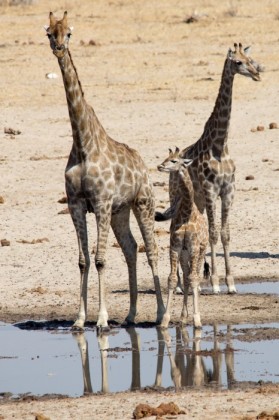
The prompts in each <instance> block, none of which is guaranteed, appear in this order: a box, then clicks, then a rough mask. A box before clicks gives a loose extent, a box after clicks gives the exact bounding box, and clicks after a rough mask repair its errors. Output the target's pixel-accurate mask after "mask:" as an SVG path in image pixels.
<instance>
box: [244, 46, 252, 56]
mask: <svg viewBox="0 0 279 420" xmlns="http://www.w3.org/2000/svg"><path fill="white" fill-rule="evenodd" d="M251 49H252V48H251V46H249V47H245V48H244V50H243V52H244V54H245V55H249V54H250V52H251Z"/></svg>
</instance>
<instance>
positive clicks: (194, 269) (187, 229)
mask: <svg viewBox="0 0 279 420" xmlns="http://www.w3.org/2000/svg"><path fill="white" fill-rule="evenodd" d="M192 162H193V161H192V160H191V159H185V158H183V157H182V156H181V155H180V153H179V149H178V147H177V148H176V149H175V152H172V150H171V149H170V153H169V156H168V157H167V159H165V160H164V161H163V163H161V165H159V166H158V170H159V171H161V172H167V173H170V174H171V173H175V174H176V175H177V178H178V189H177V191H176V193H177V196H176V197H175V198H174V199H175V203H176V204H175V210H174V214H173V217H172V220H171V226H170V263H171V273H170V275H169V278H168V301H167V307H166V312H165V314H164V317H163V320H162V322H161V327H163V328H167V327H168V325H169V321H170V309H171V302H172V297H173V290H174V287H175V285H176V282H177V269H178V264H179V261H180V264H181V267H182V270H183V281H184V291H185V292H184V300H183V308H182V312H181V323H182V324H185V323H186V319H187V312H188V311H187V300H188V291H189V286H191V288H192V291H193V312H194V315H193V320H194V327H195V328H201V320H200V312H199V304H198V296H199V290H198V289H199V285H200V270H201V266H202V263H203V261H204V258H205V252H206V247H207V244H208V229H207V224H206V220H205V218H204V216H203V214H201V213H200V212H199V210H198V208H197V206H196V204H195V202H194V189H193V184H192V180H191V178H190V175H189V173H188V169H187V167H188V166H189V165H191V163H192Z"/></svg>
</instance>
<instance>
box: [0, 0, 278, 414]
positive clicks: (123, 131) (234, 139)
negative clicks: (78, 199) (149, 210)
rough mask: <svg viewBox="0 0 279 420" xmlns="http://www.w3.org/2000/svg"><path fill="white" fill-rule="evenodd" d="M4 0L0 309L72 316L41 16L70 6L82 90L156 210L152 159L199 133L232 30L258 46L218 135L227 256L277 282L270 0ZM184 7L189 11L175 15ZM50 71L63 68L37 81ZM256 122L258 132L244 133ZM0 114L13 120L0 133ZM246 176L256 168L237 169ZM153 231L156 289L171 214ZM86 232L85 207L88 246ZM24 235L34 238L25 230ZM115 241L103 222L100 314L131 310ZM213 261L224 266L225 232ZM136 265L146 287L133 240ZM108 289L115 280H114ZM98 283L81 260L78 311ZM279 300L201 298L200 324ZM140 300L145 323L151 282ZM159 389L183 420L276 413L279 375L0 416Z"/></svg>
mask: <svg viewBox="0 0 279 420" xmlns="http://www.w3.org/2000/svg"><path fill="white" fill-rule="evenodd" d="M9 3H13V2H12V1H11V2H9V1H6V2H5V1H0V5H1V6H0V25H1V34H2V36H1V40H0V51H1V56H0V61H1V76H0V99H1V117H0V122H1V135H0V171H1V178H0V179H1V183H0V195H1V197H2V198H3V200H2V201H4V202H3V203H2V204H0V212H1V218H0V220H1V221H0V223H1V231H0V239H6V240H8V241H10V246H2V247H1V248H0V265H1V271H0V272H1V298H0V309H1V320H2V321H7V322H15V321H19V320H25V319H34V320H41V319H48V320H49V319H53V318H59V319H70V320H73V319H74V318H75V316H76V314H77V309H78V300H79V299H78V295H79V273H78V266H77V244H76V235H75V232H74V227H73V225H72V222H71V220H70V217H69V215H67V214H58V213H59V212H60V211H61V210H63V209H65V208H66V205H65V204H64V205H63V204H60V203H58V200H59V199H61V198H63V197H64V195H65V190H64V168H65V165H66V161H67V155H68V154H69V151H70V147H71V141H72V139H71V128H70V123H69V118H68V111H67V107H66V101H65V93H64V87H63V83H62V79H61V75H60V71H59V67H58V64H57V60H56V58H55V57H54V56H53V55H52V53H51V51H50V48H49V44H48V40H47V38H46V37H45V32H44V29H43V25H45V24H48V13H49V11H50V10H53V11H54V12H55V13H57V16H58V17H60V16H62V13H63V11H64V10H65V9H67V10H68V14H69V24H70V25H73V26H74V35H73V37H72V39H71V42H70V48H71V52H72V55H73V59H74V62H75V65H76V67H77V69H78V73H79V77H80V80H81V82H82V85H83V88H84V91H85V96H86V98H87V100H88V102H89V103H90V104H91V105H93V106H94V109H95V111H96V113H97V115H98V117H99V119H100V120H101V122H102V124H103V126H104V127H105V128H106V130H107V132H108V133H109V134H110V136H111V137H113V138H115V139H116V140H118V141H122V142H125V143H127V144H129V145H130V146H131V147H133V148H136V149H137V150H139V152H140V153H141V155H142V156H143V158H144V160H145V162H146V164H147V165H148V167H149V169H150V176H151V179H152V181H153V183H155V186H154V190H155V195H156V200H157V208H158V209H162V208H165V207H166V206H167V205H168V191H167V176H166V175H165V174H161V173H158V172H157V170H156V166H157V164H158V163H160V162H161V161H162V160H163V158H165V156H166V154H167V153H168V152H167V151H168V148H169V147H174V146H176V145H177V146H179V147H186V146H187V145H190V144H191V143H193V142H194V141H196V140H197V139H198V138H199V136H200V135H201V134H202V131H203V127H204V124H205V122H206V120H207V118H208V117H209V115H210V113H211V111H212V109H213V106H214V102H215V98H216V96H217V93H218V88H219V83H220V76H221V72H222V67H223V62H224V59H225V56H226V53H227V50H228V48H229V47H232V46H233V43H234V42H242V43H243V44H244V45H252V46H253V50H252V52H253V54H252V56H253V58H255V59H256V60H257V61H259V62H260V63H262V64H263V65H264V66H265V68H266V71H265V73H263V75H262V81H261V82H259V83H256V82H253V81H251V80H248V79H245V78H243V77H239V76H237V77H236V78H235V84H234V92H233V109H232V118H231V128H230V133H229V148H230V153H231V155H232V157H233V158H234V160H235V163H236V167H237V174H236V184H237V194H236V198H235V202H234V206H233V210H232V215H231V223H230V226H231V251H232V266H233V271H234V274H235V277H236V280H237V281H238V282H239V281H254V280H256V281H259V280H261V281H268V280H272V279H273V280H274V279H277V280H278V274H279V270H278V258H279V250H278V231H279V229H278V227H279V226H278V220H279V218H278V216H279V210H278V186H279V184H278V177H279V151H278V150H279V148H278V133H279V132H278V130H276V129H274V130H271V129H269V124H270V123H272V122H276V123H277V124H279V116H278V105H279V95H278V91H279V64H278V63H279V62H278V56H279V33H278V22H279V5H278V1H277V0H269V1H268V0H266V1H265V2H259V1H258V2H255V1H251V0H246V1H245V2H241V1H231V2H219V1H216V0H211V1H203V0H198V1H192V0H190V1H187V2H185V1H180V0H175V1H174V0H169V1H160V2H158V1H155V0H141V1H139V0H137V1H132V0H131V1H128V0H121V1H120V0H96V1H94V2H89V1H88V2H85V1H84V2H80V4H79V6H76V5H75V3H76V2H74V1H72V0H67V1H66V2H62V1H60V0H57V1H55V2H54V1H45V0H43V1H35V0H34V1H33V2H32V1H31V2H25V3H31V4H25V5H24V6H22V5H18V6H11V5H9ZM19 3H20V2H19ZM193 13H196V16H197V17H198V20H197V21H196V22H193V23H190V24H187V23H185V22H183V21H184V20H185V18H187V17H189V16H190V15H192V14H193ZM49 72H54V73H56V74H57V75H58V78H56V79H47V78H46V77H45V75H46V73H49ZM257 126H263V127H264V130H263V131H253V130H252V129H255V128H256V127H257ZM5 127H8V128H12V129H14V130H19V131H20V132H21V133H20V134H15V135H9V134H4V128H5ZM251 130H252V131H251ZM251 175H252V176H253V179H250V180H246V177H247V176H248V177H249V176H251ZM158 183H159V185H158ZM162 183H163V184H162ZM164 183H165V184H164ZM156 184H157V185H156ZM132 223H133V232H134V234H135V237H136V238H137V240H138V243H139V244H140V243H141V238H140V234H139V231H138V228H137V226H136V224H135V222H134V220H133V221H132ZM156 230H157V241H158V244H159V251H160V253H159V261H160V264H159V268H160V277H161V283H162V288H163V290H164V291H166V279H167V276H168V272H169V262H168V241H169V237H168V234H167V231H168V223H163V224H160V225H159V224H157V225H156ZM95 231H96V229H95V221H94V219H93V217H92V215H91V217H89V236H90V247H91V248H93V247H94V245H95V239H96V235H95ZM32 241H33V242H35V243H33V244H29V243H26V242H32ZM114 244H115V239H114V237H113V236H112V235H111V236H110V238H109V250H108V266H107V278H108V282H107V292H108V299H109V300H110V304H109V315H110V319H114V320H116V321H118V322H122V321H123V319H124V318H125V316H126V314H127V311H128V293H127V292H125V293H123V291H127V288H128V282H127V273H126V266H125V262H124V258H123V256H122V254H121V252H120V250H119V249H118V248H117V247H115V246H113V245H114ZM217 261H218V266H219V272H220V274H221V275H223V272H224V267H223V258H222V248H221V246H220V244H219V248H218V258H217ZM138 267H139V269H138V281H139V289H140V290H142V291H146V290H149V289H151V288H153V283H152V278H151V272H150V269H149V266H148V264H147V262H146V257H145V254H143V253H139V258H138ZM112 279H113V281H112ZM116 291H119V292H122V293H112V292H116ZM97 296H98V289H97V278H96V272H95V269H94V264H92V269H91V281H90V286H89V319H90V320H93V321H94V320H96V315H97V308H98V301H97ZM164 297H166V296H165V295H164ZM175 299H176V304H175V305H174V309H173V319H174V320H178V317H179V313H180V308H181V306H180V304H181V299H182V297H181V296H177V297H176V298H175ZM216 308H218V309H217V311H216ZM255 308H256V310H255ZM278 308H279V307H278V297H276V296H275V295H274V296H273V295H255V294H248V295H241V296H240V295H235V296H227V295H225V294H222V295H220V296H212V295H207V296H201V316H202V320H203V322H204V323H211V322H213V321H217V322H218V323H241V322H248V321H249V322H270V321H278V319H279V309H278ZM138 309H139V315H138V318H137V321H154V319H155V311H156V308H155V296H154V295H152V294H146V293H142V294H140V296H139V308H138ZM253 309H254V310H253ZM190 312H191V306H190ZM162 401H164V402H165V401H175V402H177V404H178V405H179V406H180V407H181V408H183V409H185V410H186V412H187V414H186V415H183V416H181V419H182V418H212V419H213V418H215V419H216V418H218V419H225V418H228V419H237V418H243V416H245V415H247V416H248V417H247V418H255V416H256V414H258V413H260V412H261V411H263V410H267V411H273V412H274V410H275V409H276V407H277V408H278V405H279V403H278V388H276V387H269V388H268V387H267V388H265V389H258V388H257V389H246V390H245V391H243V390H242V391H241V390H234V391H223V392H222V391H219V392H212V390H206V389H205V390H193V391H189V390H187V392H181V393H177V394H171V393H167V392H165V393H148V394H146V393H125V394H118V395H103V396H90V397H84V398H81V399H66V400H60V401H59V402H58V401H54V400H49V401H39V402H37V401H32V402H20V403H17V404H11V403H5V404H2V405H1V407H0V413H1V415H2V416H3V418H5V419H10V418H16V419H29V418H30V419H31V418H34V413H35V412H40V413H44V414H45V415H46V416H48V417H50V418H51V419H68V418H74V419H77V418H80V419H87V418H88V419H89V418H90V419H97V418H98V419H124V418H127V419H128V418H131V415H132V412H133V409H134V407H135V406H136V404H137V403H139V402H147V403H150V404H152V405H154V406H157V405H159V404H160V403H161V402H162Z"/></svg>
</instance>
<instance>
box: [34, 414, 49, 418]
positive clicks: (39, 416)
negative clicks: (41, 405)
mask: <svg viewBox="0 0 279 420" xmlns="http://www.w3.org/2000/svg"><path fill="white" fill-rule="evenodd" d="M35 420H50V417H47V416H45V415H44V414H41V413H36V414H35Z"/></svg>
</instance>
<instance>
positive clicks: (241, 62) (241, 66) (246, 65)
mask: <svg viewBox="0 0 279 420" xmlns="http://www.w3.org/2000/svg"><path fill="white" fill-rule="evenodd" d="M250 49H251V47H246V48H244V49H243V47H242V44H240V43H239V44H237V43H235V44H234V51H233V50H231V49H229V51H228V56H227V58H228V62H229V64H230V69H231V72H232V74H233V75H235V74H237V73H238V74H241V75H242V76H246V77H251V78H252V79H253V80H255V81H259V80H261V77H260V74H259V72H261V71H263V66H261V65H260V64H258V63H257V62H256V61H255V60H253V59H252V58H251V57H249V55H248V54H249V52H250Z"/></svg>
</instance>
